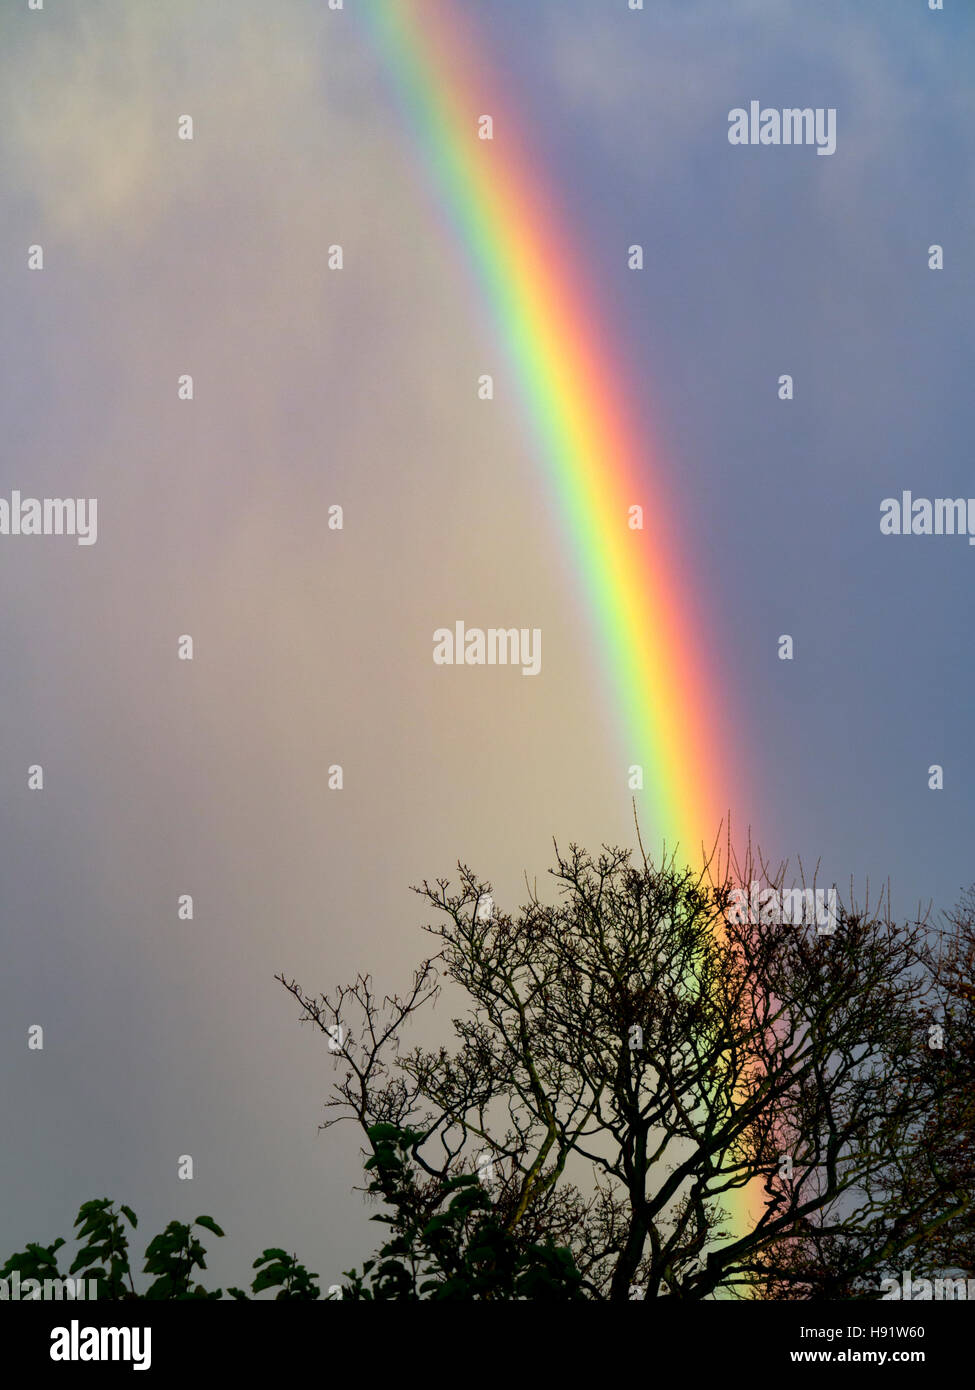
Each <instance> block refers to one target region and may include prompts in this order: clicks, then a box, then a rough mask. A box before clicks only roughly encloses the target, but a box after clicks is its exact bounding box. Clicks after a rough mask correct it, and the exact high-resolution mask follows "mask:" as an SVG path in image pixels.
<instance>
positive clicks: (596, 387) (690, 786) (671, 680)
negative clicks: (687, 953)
mask: <svg viewBox="0 0 975 1390" xmlns="http://www.w3.org/2000/svg"><path fill="white" fill-rule="evenodd" d="M456 9H457V7H456V5H453V4H449V3H445V0H370V3H368V4H366V5H365V6H363V10H362V12H363V15H364V18H365V21H366V23H367V25H368V26H369V29H370V34H371V39H372V42H373V43H374V45H375V47H376V49H377V50H378V51H379V53H380V55H381V57H382V59H383V60H384V63H385V65H386V66H387V67H388V68H389V70H390V71H391V72H392V74H393V75H394V78H395V81H396V88H397V93H398V95H399V98H400V100H401V102H402V106H403V108H404V114H405V117H406V121H407V123H408V125H409V127H410V128H411V130H412V132H413V135H414V138H415V140H416V142H417V145H418V148H419V150H420V153H421V155H422V161H423V167H424V169H425V172H426V174H427V176H428V177H429V179H430V180H431V181H432V184H433V189H434V196H435V199H436V203H437V206H438V208H439V210H440V212H441V214H442V215H443V216H444V217H445V218H446V220H447V222H448V224H449V227H450V229H451V233H452V236H453V238H454V239H455V240H456V242H457V243H459V245H460V246H461V248H462V249H463V252H464V256H465V260H466V262H467V266H468V269H469V270H470V272H471V273H472V274H473V275H474V277H475V280H476V283H477V287H478V290H479V292H480V297H481V299H482V301H483V303H484V306H485V308H486V309H487V311H488V312H489V313H490V314H491V315H492V317H493V319H494V326H495V331H496V334H497V338H498V340H499V341H500V343H501V344H502V346H503V348H504V350H505V351H506V353H507V355H508V358H509V360H510V362H511V365H512V368H513V374H514V377H515V379H516V380H517V383H518V386H519V389H520V391H521V395H522V400H523V405H524V408H525V414H526V417H527V421H528V423H529V426H530V429H531V431H532V435H533V439H534V443H535V448H536V452H537V457H538V461H539V464H540V465H541V466H542V467H543V468H544V469H545V470H546V472H547V478H548V481H549V484H550V488H549V491H550V495H551V496H552V498H553V500H554V502H555V505H556V507H557V508H558V511H559V513H560V521H561V525H562V528H563V532H564V535H565V538H566V541H567V544H568V546H569V547H570V551H571V554H572V558H573V568H574V570H575V571H576V573H577V574H578V576H579V586H580V598H581V601H582V603H583V604H584V605H585V607H586V608H587V609H588V612H589V616H590V620H591V623H592V627H593V631H594V633H595V637H596V640H597V642H598V643H599V645H600V648H601V653H602V657H603V664H604V667H605V669H606V671H607V672H608V674H609V681H610V688H611V698H612V699H613V701H614V704H615V707H616V709H617V713H618V720H619V727H620V744H621V748H622V749H623V750H624V758H621V788H625V786H626V782H625V780H624V774H625V769H626V767H628V766H630V765H632V764H639V765H640V766H641V767H642V768H643V775H644V785H643V797H642V800H641V801H640V817H641V822H642V824H643V827H644V829H645V830H648V831H649V835H650V842H652V843H653V844H654V845H655V846H656V845H659V844H660V843H661V842H665V843H666V845H667V848H668V850H670V851H673V850H675V849H677V847H678V846H680V847H681V849H682V854H683V857H684V858H685V859H687V860H688V861H690V862H694V860H695V859H696V857H697V854H698V851H699V850H700V848H701V846H702V845H706V846H707V847H708V848H709V849H710V847H711V845H712V843H713V841H714V837H715V835H716V834H717V832H718V829H719V825H720V823H721V821H722V819H723V818H724V816H725V815H726V804H725V806H722V805H721V795H722V790H723V791H724V792H725V794H726V793H727V788H728V786H729V785H731V781H732V780H735V779H731V778H728V777H727V774H725V775H724V776H723V777H722V776H720V775H719V774H718V769H722V768H727V766H728V758H727V750H728V749H729V748H730V747H732V746H733V737H732V734H731V730H730V728H728V727H727V726H726V724H725V718H726V716H725V715H724V714H723V712H722V710H721V709H719V708H718V705H717V700H716V698H715V692H716V691H717V689H718V683H717V682H716V681H715V679H714V678H713V676H711V675H710V673H709V672H708V670H707V669H706V666H705V663H704V661H703V659H702V656H701V652H702V649H703V648H704V647H705V646H706V640H705V638H704V633H705V624H704V622H703V620H702V618H701V617H700V609H701V605H700V604H698V603H696V602H695V600H694V597H693V593H694V590H693V579H692V575H691V574H690V573H689V572H688V570H687V568H686V565H685V562H684V560H683V558H682V557H681V556H680V555H679V554H678V553H677V552H676V549H675V548H674V546H673V543H672V541H671V540H670V537H669V534H668V532H667V530H666V529H665V526H661V525H659V524H658V525H655V526H653V528H652V529H650V530H646V529H645V530H633V529H631V528H630V525H629V508H630V507H631V506H632V505H640V506H642V507H643V508H644V515H645V517H646V516H652V517H653V518H660V517H662V518H664V521H665V522H666V521H670V522H671V523H673V520H674V518H675V515H676V513H675V509H674V506H673V504H672V502H671V500H670V499H669V498H667V497H666V496H665V485H664V479H663V478H662V476H661V472H662V469H661V463H660V460H659V458H658V457H657V456H656V454H655V451H654V450H653V448H652V446H651V445H650V444H649V443H648V441H647V438H646V430H645V426H644V425H642V424H641V425H640V426H639V427H638V426H637V424H636V423H635V422H634V420H633V419H632V418H631V412H630V411H629V410H628V407H627V402H626V400H625V398H624V389H623V387H622V385H621V383H622V382H623V381H624V380H625V377H626V372H627V369H626V367H625V366H624V364H623V361H622V355H621V354H620V353H619V351H618V350H614V345H613V343H612V340H611V337H610V335H609V333H608V332H607V330H606V328H605V326H604V324H603V322H602V314H601V313H600V311H599V309H598V308H597V306H596V304H594V303H593V301H592V298H591V296H590V294H589V293H588V292H587V289H586V274H585V271H584V269H583V267H582V263H581V259H580V258H578V257H577V256H576V255H575V254H574V252H573V248H572V246H571V244H570V238H569V236H568V233H567V219H561V220H560V219H559V218H558V217H557V215H556V213H555V212H554V211H553V209H555V208H556V207H557V206H558V199H557V197H556V195H555V193H554V191H553V190H552V188H551V187H549V186H546V184H545V181H544V180H543V179H541V178H540V177H539V176H538V173H537V171H536V170H535V169H533V168H532V167H531V166H530V163H529V159H528V157H527V156H526V154H525V153H524V150H525V146H526V143H527V142H526V140H525V135H524V130H523V128H522V127H521V125H520V123H519V122H518V121H517V119H516V118H515V117H514V116H513V113H512V111H511V102H510V98H509V97H508V96H507V95H506V96H505V97H504V99H503V100H502V99H501V98H500V97H497V96H496V95H495V94H496V91H497V89H496V88H492V82H491V78H490V77H489V75H488V73H487V72H486V71H485V66H484V64H483V62H475V61H474V59H473V58H472V52H471V45H470V43H469V42H465V41H464V39H463V36H462V35H461V33H460V30H459V27H458V23H457V17H456ZM484 114H492V116H493V118H494V119H495V121H496V127H497V128H496V131H495V138H494V139H492V140H482V139H479V138H478V122H479V118H480V117H481V116H482V115H484ZM499 115H501V116H503V119H498V118H499ZM621 254H622V250H621ZM734 1205H735V1206H736V1207H737V1208H738V1210H736V1211H734V1212H733V1218H734V1226H735V1228H736V1231H739V1230H743V1229H747V1223H748V1222H749V1219H750V1216H749V1211H748V1203H747V1200H746V1199H745V1197H744V1196H742V1197H740V1198H739V1199H737V1200H736V1202H735V1204H734Z"/></svg>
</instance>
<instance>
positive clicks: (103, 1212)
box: [0, 1197, 319, 1302]
mask: <svg viewBox="0 0 975 1390" xmlns="http://www.w3.org/2000/svg"><path fill="white" fill-rule="evenodd" d="M123 1218H124V1220H123ZM126 1224H127V1225H128V1227H129V1228H130V1229H131V1230H135V1228H136V1226H137V1225H138V1218H137V1217H136V1214H135V1212H134V1211H133V1210H132V1208H131V1207H129V1206H126V1205H125V1204H124V1203H120V1204H118V1205H116V1203H114V1202H112V1201H111V1200H110V1199H109V1198H108V1197H98V1198H94V1199H93V1200H92V1201H89V1202H84V1203H82V1205H81V1208H80V1210H79V1212H78V1215H77V1217H76V1218H75V1222H74V1230H75V1239H76V1240H77V1241H78V1243H79V1244H80V1246H81V1248H80V1249H79V1250H78V1252H77V1254H76V1255H75V1257H74V1259H73V1260H72V1262H71V1265H70V1267H69V1268H68V1269H67V1271H64V1270H62V1269H61V1268H60V1267H59V1259H60V1252H61V1251H62V1249H63V1248H64V1246H65V1240H64V1237H63V1236H58V1238H57V1239H56V1240H55V1241H53V1242H52V1243H51V1244H50V1245H39V1244H37V1243H36V1242H30V1243H29V1244H28V1245H27V1246H26V1247H25V1248H24V1249H23V1250H22V1251H19V1252H18V1253H17V1254H14V1255H11V1256H10V1257H9V1258H8V1259H7V1260H6V1262H5V1263H4V1264H3V1266H2V1267H0V1279H6V1280H10V1279H11V1278H12V1277H13V1276H14V1275H17V1276H19V1281H20V1286H21V1289H22V1290H23V1291H24V1292H22V1293H21V1297H22V1298H24V1299H34V1298H40V1297H42V1296H44V1295H43V1293H42V1290H43V1286H44V1284H45V1283H47V1282H49V1281H53V1280H57V1281H59V1282H60V1283H62V1285H63V1281H64V1280H65V1279H74V1277H75V1276H77V1277H78V1278H79V1279H81V1280H83V1281H84V1284H85V1285H86V1286H87V1287H88V1288H90V1287H91V1285H92V1284H94V1286H95V1291H96V1293H97V1297H98V1298H99V1299H109V1300H121V1299H125V1300H129V1299H146V1300H149V1301H152V1302H159V1301H161V1300H167V1301H168V1300H173V1301H185V1300H187V1299H194V1300H195V1299H206V1300H210V1301H213V1300H216V1299H220V1298H222V1297H223V1290H222V1289H212V1290H208V1289H206V1288H205V1287H204V1286H203V1284H201V1283H200V1282H199V1280H198V1277H197V1271H198V1270H205V1269H206V1250H205V1249H204V1247H203V1244H202V1242H201V1240H200V1237H199V1235H198V1234H197V1231H196V1230H195V1229H194V1228H199V1229H200V1230H201V1231H202V1230H206V1231H209V1232H211V1234H212V1235H215V1236H222V1235H223V1231H222V1230H221V1229H220V1227H219V1226H218V1225H217V1223H216V1222H215V1221H214V1219H213V1217H212V1216H198V1217H197V1218H196V1220H195V1221H193V1222H189V1223H186V1222H182V1221H170V1223H169V1225H168V1226H167V1227H166V1229H165V1230H164V1231H162V1232H160V1234H159V1235H157V1236H153V1237H152V1239H151V1240H150V1241H149V1243H148V1245H147V1246H146V1251H145V1263H144V1264H143V1266H142V1272H143V1274H150V1275H153V1276H154V1278H153V1279H152V1281H151V1283H149V1284H147V1285H146V1286H145V1288H144V1289H142V1291H141V1292H140V1291H139V1290H138V1289H137V1288H136V1284H135V1280H134V1278H133V1273H132V1268H131V1263H130V1257H129V1237H128V1234H127V1231H126ZM253 1268H254V1269H256V1270H258V1273H257V1274H256V1275H255V1276H254V1279H253V1280H252V1283H251V1292H252V1293H253V1294H255V1295H256V1294H259V1293H262V1292H264V1291H265V1290H268V1289H277V1290H278V1292H277V1294H276V1295H275V1298H276V1299H277V1300H280V1299H285V1300H289V1301H294V1300H309V1299H317V1298H318V1297H319V1288H318V1285H317V1284H316V1283H315V1280H316V1279H317V1278H318V1276H317V1274H309V1272H308V1270H307V1269H305V1267H304V1265H301V1264H299V1263H298V1260H297V1257H296V1256H294V1255H288V1254H286V1252H285V1251H284V1250H279V1249H276V1248H275V1249H269V1250H265V1251H264V1252H263V1253H262V1254H261V1255H260V1256H259V1257H258V1258H257V1259H256V1260H255V1261H254V1265H253ZM28 1284H30V1285H31V1286H30V1287H29V1288H28V1287H27V1286H28ZM228 1292H229V1293H230V1296H231V1297H232V1298H235V1299H246V1298H247V1294H246V1293H244V1292H243V1290H242V1289H236V1288H232V1289H229V1290H228ZM51 1296H53V1295H51ZM77 1296H78V1297H82V1296H83V1295H82V1294H78V1295H77Z"/></svg>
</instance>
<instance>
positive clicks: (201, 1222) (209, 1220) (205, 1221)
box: [196, 1216, 223, 1236]
mask: <svg viewBox="0 0 975 1390" xmlns="http://www.w3.org/2000/svg"><path fill="white" fill-rule="evenodd" d="M196 1224H197V1225H198V1226H205V1227H206V1229H207V1230H208V1231H212V1232H213V1234H214V1235H215V1236H222V1235H223V1231H221V1229H220V1227H219V1226H218V1225H217V1223H216V1222H215V1221H214V1219H213V1217H212V1216H198V1217H197V1218H196Z"/></svg>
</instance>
